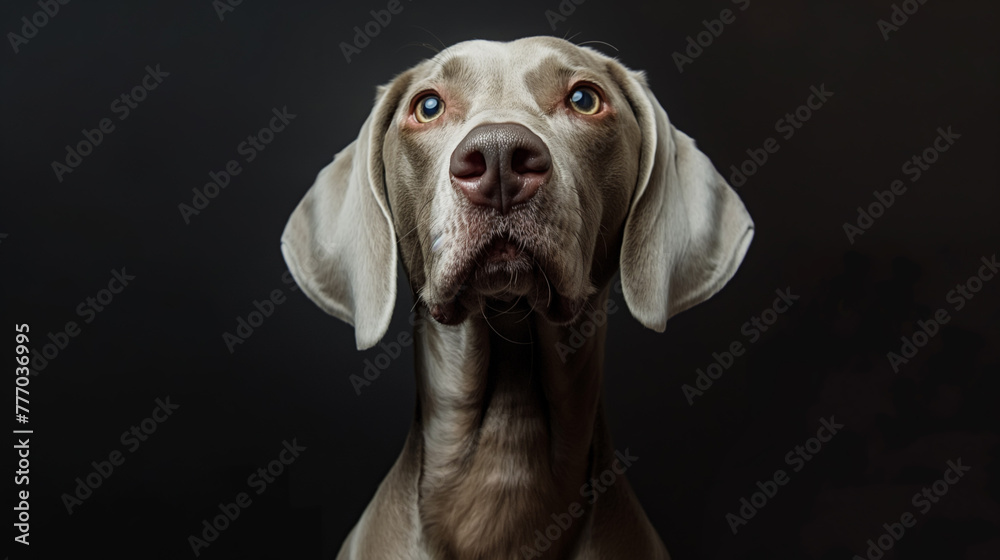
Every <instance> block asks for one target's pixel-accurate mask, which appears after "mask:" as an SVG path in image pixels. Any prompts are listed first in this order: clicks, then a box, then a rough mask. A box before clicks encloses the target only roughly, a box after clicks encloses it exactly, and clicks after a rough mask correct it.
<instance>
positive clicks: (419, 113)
mask: <svg viewBox="0 0 1000 560" xmlns="http://www.w3.org/2000/svg"><path fill="white" fill-rule="evenodd" d="M442 113H444V101H442V100H441V98H440V97H438V96H436V95H433V94H431V95H427V96H424V97H423V98H421V99H420V100H419V101H417V108H416V110H415V111H414V112H413V116H414V117H416V119H417V121H419V122H422V123H427V122H431V121H432V120H434V119H436V118H438V117H440V116H441V114H442Z"/></svg>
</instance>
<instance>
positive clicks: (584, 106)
mask: <svg viewBox="0 0 1000 560" xmlns="http://www.w3.org/2000/svg"><path fill="white" fill-rule="evenodd" d="M568 100H569V106H570V107H572V108H573V110H574V111H576V112H577V113H580V114H583V115H593V114H594V113H596V112H598V111H600V110H601V96H600V95H598V93H597V92H596V91H594V88H591V87H587V86H579V87H576V88H573V91H571V92H570V94H569V98H568Z"/></svg>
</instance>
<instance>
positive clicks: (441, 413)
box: [281, 37, 754, 560]
mask: <svg viewBox="0 0 1000 560" xmlns="http://www.w3.org/2000/svg"><path fill="white" fill-rule="evenodd" d="M753 230H754V226H753V221H752V220H751V218H750V216H749V214H748V213H747V210H746V208H745V207H744V205H743V203H742V201H741V200H740V198H739V196H738V195H737V194H736V193H735V191H734V190H733V189H732V188H731V187H730V186H729V185H728V184H727V183H726V181H725V179H724V178H723V177H722V176H721V175H720V174H719V173H718V171H717V170H716V169H715V167H714V166H713V165H712V163H711V162H710V161H709V159H708V158H707V156H705V155H704V154H703V153H702V152H700V151H699V150H698V148H696V147H695V143H694V141H693V140H692V139H691V138H689V137H688V136H687V135H685V134H684V133H683V132H681V131H679V130H677V129H676V128H674V126H673V125H672V124H671V123H670V121H669V120H668V118H667V114H666V112H665V111H664V109H663V108H662V107H661V105H660V104H659V103H658V102H657V100H656V98H655V97H654V95H653V93H652V92H651V91H650V88H649V86H648V85H647V82H646V79H645V76H644V74H643V73H641V72H636V71H632V70H629V69H628V68H626V67H625V66H623V65H622V64H621V63H619V62H618V61H616V60H615V59H612V58H610V57H607V56H605V55H603V54H601V53H599V52H598V51H596V50H593V49H590V48H587V47H580V46H577V45H574V44H572V43H570V42H567V41H564V40H561V39H557V38H553V37H532V38H525V39H520V40H517V41H512V42H506V43H502V42H492V41H478V40H477V41H468V42H463V43H459V44H456V45H454V46H452V47H449V48H447V49H445V50H443V51H441V52H440V53H438V54H437V55H436V56H434V57H433V58H432V59H429V60H425V61H424V62H422V63H420V64H418V65H416V66H415V67H413V68H411V69H409V70H407V71H405V72H403V73H401V74H400V75H398V76H397V77H396V78H395V79H393V80H392V81H391V82H390V83H388V84H387V85H384V86H381V87H379V88H378V89H377V94H376V100H375V104H374V108H373V109H372V111H371V114H370V115H369V116H368V118H367V120H365V122H364V124H363V126H362V127H361V132H360V134H359V135H358V138H357V139H356V140H355V141H354V142H352V143H351V144H350V145H349V146H347V147H346V148H345V149H344V150H343V151H341V152H340V153H339V154H337V156H336V157H335V158H334V160H333V162H332V163H330V164H329V165H327V166H326V167H325V168H324V169H323V170H322V171H320V173H319V175H318V177H317V178H316V182H315V184H314V185H312V187H311V188H310V189H309V191H308V192H307V193H306V194H305V197H304V198H303V199H302V201H301V202H300V203H299V204H298V206H297V207H296V208H295V210H294V211H293V213H292V215H291V217H290V219H289V221H288V224H287V226H286V228H285V230H284V233H283V235H282V238H281V242H282V243H281V250H282V253H283V255H284V258H285V261H286V262H287V264H288V267H289V270H290V271H291V273H292V275H293V277H294V278H295V281H296V282H297V284H298V285H299V286H300V287H301V288H302V290H303V291H304V293H306V294H307V296H308V297H309V298H310V299H311V300H312V301H313V302H315V303H316V304H317V305H318V306H319V307H320V308H322V309H323V310H324V311H326V312H327V313H329V314H331V315H333V316H335V317H337V318H339V319H341V320H343V321H346V322H347V323H349V324H351V325H353V327H354V332H355V339H356V342H357V346H358V348H359V349H366V348H371V347H372V346H374V345H375V344H376V343H377V342H379V340H380V339H381V338H382V336H383V335H384V334H385V333H386V330H387V329H388V327H389V322H390V318H391V317H392V313H393V309H394V306H395V301H396V266H397V258H400V259H401V260H402V265H403V268H404V270H405V273H406V275H407V277H408V279H409V283H410V286H411V288H412V290H413V294H414V298H415V300H416V302H417V313H418V315H419V320H420V321H421V322H420V324H419V327H420V328H418V329H416V333H415V345H414V354H415V362H416V367H415V369H416V378H417V406H416V412H415V418H414V421H413V425H412V428H411V430H410V432H409V435H408V437H407V440H406V443H405V445H404V448H403V451H402V453H401V454H400V456H399V458H398V460H397V461H396V463H395V464H394V465H393V466H392V468H391V470H390V472H389V473H388V475H387V476H386V478H385V479H384V481H383V482H382V484H381V485H380V486H379V488H378V490H377V492H376V493H375V496H374V498H373V499H372V501H371V503H370V504H369V505H368V507H367V508H366V509H365V511H364V513H363V514H362V516H361V519H360V520H359V521H358V523H357V525H356V526H355V527H354V528H353V530H352V531H351V532H350V534H349V535H348V537H347V539H346V541H345V542H344V544H343V546H342V548H341V550H340V553H339V555H338V557H337V558H338V559H339V560H359V559H360V560H383V559H385V560H388V559H414V560H416V559H422V560H432V559H433V560H437V559H448V560H465V559H469V560H473V559H476V560H493V559H498V560H499V559H503V560H509V559H515V558H517V559H522V558H552V559H576V560H613V559H629V560H636V559H643V560H659V559H668V558H669V555H668V553H667V550H666V547H665V546H664V544H663V542H662V540H661V539H660V537H659V536H658V534H657V532H656V530H655V529H654V528H653V527H652V525H651V524H650V522H649V520H648V518H647V517H646V514H645V512H644V511H643V509H642V506H641V505H640V504H639V502H638V500H637V499H636V497H635V495H634V494H633V492H632V490H631V489H630V487H629V485H628V483H627V481H626V480H625V479H624V477H622V476H618V477H617V481H616V482H615V483H614V484H611V485H608V486H602V488H603V493H601V494H600V496H599V498H600V499H599V500H586V499H581V492H582V490H583V489H584V488H585V487H586V485H588V484H590V483H591V481H592V478H593V477H594V476H596V475H597V474H598V473H601V472H603V471H605V470H607V469H612V470H613V472H616V473H621V472H623V471H624V468H625V465H624V464H623V463H622V461H627V457H626V456H624V455H622V453H621V452H620V451H618V452H617V453H616V450H615V448H614V446H613V445H612V441H611V437H610V435H609V430H608V427H607V425H606V421H605V415H604V412H603V409H602V401H601V383H602V376H603V365H602V364H603V359H604V339H605V333H606V329H607V321H606V320H597V321H592V322H593V323H595V325H596V328H595V329H593V330H594V332H593V333H592V334H593V336H589V337H587V338H586V340H584V341H583V343H582V344H581V345H579V347H578V348H575V351H573V352H565V351H562V352H561V351H559V349H560V348H563V349H564V348H566V341H567V340H568V339H569V336H570V333H571V330H572V329H574V327H576V326H579V325H580V324H582V321H584V320H590V319H588V318H592V317H597V318H598V319H600V317H606V313H605V315H603V316H602V315H601V313H602V312H604V311H606V309H607V308H606V305H607V304H608V301H609V290H610V289H611V286H612V280H614V278H615V276H616V275H617V274H619V273H620V282H621V291H622V293H623V294H624V299H625V302H626V304H627V307H628V309H629V311H630V312H631V314H632V315H633V316H634V317H635V318H636V319H637V320H638V321H639V322H640V323H642V324H643V325H645V326H646V327H648V328H651V329H653V330H655V331H658V332H662V331H663V330H664V329H665V328H666V322H667V319H668V318H669V317H671V316H673V315H675V314H677V313H679V312H681V311H683V310H685V309H687V308H689V307H691V306H693V305H695V304H697V303H699V302H702V301H704V300H706V299H707V298H709V297H711V296H712V295H713V294H715V293H716V292H717V291H718V290H720V289H721V288H722V287H723V285H725V284H726V283H727V282H728V281H729V280H730V278H731V277H732V276H733V275H734V274H735V272H736V269H737V268H738V266H739V265H740V263H741V262H742V260H743V258H744V255H745V254H746V251H747V249H748V247H749V245H750V242H751V239H752V237H753ZM397 255H398V257H397ZM592 482H594V483H597V482H596V480H594V481H592ZM570 514H571V515H570ZM557 521H558V527H559V530H558V531H555V532H553V531H551V530H549V532H548V533H546V530H547V529H548V528H549V527H550V526H553V525H554V524H555V523H556V522H557ZM556 533H558V534H556ZM543 536H544V538H541V537H543Z"/></svg>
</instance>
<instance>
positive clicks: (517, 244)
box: [429, 232, 583, 325]
mask: <svg viewBox="0 0 1000 560" xmlns="http://www.w3.org/2000/svg"><path fill="white" fill-rule="evenodd" d="M532 248H533V247H532V245H531V243H530V242H526V241H523V240H521V239H519V238H518V237H517V236H515V235H513V234H511V233H510V232H500V233H495V234H493V235H491V236H489V237H488V238H486V239H485V240H484V241H482V242H481V243H480V244H478V247H477V249H476V250H475V251H474V252H473V253H472V255H471V256H470V257H468V258H466V259H465V260H464V261H463V263H462V265H461V267H460V268H459V269H458V270H456V272H455V274H454V275H452V276H451V278H452V281H451V282H449V285H448V286H447V288H446V289H445V291H444V297H442V298H441V299H440V300H438V301H437V302H429V308H430V311H431V316H433V317H434V319H435V320H437V321H438V322H439V323H442V324H445V325H457V324H459V323H461V322H462V321H463V320H464V319H465V318H466V317H467V316H468V313H469V311H471V309H469V308H467V307H468V305H469V304H470V301H472V300H469V299H467V298H468V297H469V295H470V294H469V293H468V291H469V290H470V289H473V290H475V289H476V288H478V287H479V286H477V284H480V283H485V284H486V285H487V286H489V284H490V281H491V279H490V278H489V277H490V276H493V275H503V276H510V275H512V274H515V273H517V274H520V275H521V278H530V277H531V276H532V273H534V274H533V275H534V278H535V282H536V286H535V289H534V291H533V293H526V294H522V295H519V296H517V295H516V294H511V295H510V298H505V297H504V296H503V293H502V291H496V290H491V289H489V288H487V290H486V291H485V293H479V292H478V290H476V295H477V296H484V297H486V298H487V299H501V300H503V301H507V300H508V299H513V298H514V297H515V296H516V297H517V298H521V297H526V298H527V301H528V302H529V304H530V305H531V307H532V308H534V309H536V310H538V311H539V312H541V313H542V314H543V315H545V316H546V317H547V318H548V319H549V320H551V321H552V322H554V323H566V322H569V321H571V320H573V319H574V318H575V317H576V316H577V315H578V314H579V313H580V311H581V310H582V308H583V300H582V299H580V298H570V297H567V296H565V295H564V294H561V293H560V291H559V289H558V286H557V285H556V284H553V283H552V282H551V281H550V279H553V278H555V277H554V276H553V272H554V269H552V268H550V266H549V263H548V262H547V261H546V259H545V258H544V256H543V255H536V254H535V253H534V251H533V250H532ZM539 282H540V283H539ZM503 283H504V284H506V283H507V281H506V280H505V281H504V282H503Z"/></svg>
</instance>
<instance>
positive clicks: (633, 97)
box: [621, 72, 753, 332]
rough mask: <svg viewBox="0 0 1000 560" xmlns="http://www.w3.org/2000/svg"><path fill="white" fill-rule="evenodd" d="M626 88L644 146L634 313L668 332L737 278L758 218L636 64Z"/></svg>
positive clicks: (628, 251)
mask: <svg viewBox="0 0 1000 560" xmlns="http://www.w3.org/2000/svg"><path fill="white" fill-rule="evenodd" d="M625 90H626V95H627V96H628V97H629V101H630V102H631V103H632V108H633V110H634V111H635V113H636V118H637V119H638V121H639V127H640V129H641V132H642V150H641V155H640V161H639V179H638V182H637V183H636V188H635V193H634V194H633V197H632V206H631V208H630V210H629V215H628V218H627V219H626V222H625V232H624V237H623V240H622V251H621V278H622V288H623V291H624V294H625V302H626V303H627V304H628V307H629V310H630V311H631V312H632V315H633V316H634V317H635V318H636V319H638V320H639V321H640V322H641V323H642V324H643V325H645V326H646V327H649V328H651V329H653V330H655V331H657V332H663V330H664V329H665V328H666V324H667V319H669V318H670V317H672V316H674V315H676V314H677V313H680V312H681V311H684V310H685V309H687V308H689V307H692V306H694V305H697V304H698V303H701V302H702V301H705V300H706V299H708V298H710V297H712V295H714V294H715V293H716V292H718V291H719V290H720V289H722V287H723V286H724V285H725V284H726V282H728V281H729V279H730V278H732V276H733V274H735V273H736V269H737V268H738V267H739V265H740V263H741V262H742V261H743V256H744V255H745V254H746V252H747V249H748V248H749V246H750V240H751V239H752V238H753V221H752V220H751V219H750V215H749V214H748V213H747V211H746V208H745V207H744V206H743V202H742V201H741V200H740V198H739V196H737V195H736V192H735V191H734V190H733V189H732V188H731V187H730V186H729V184H728V183H726V180H725V179H723V177H722V175H720V174H719V172H718V171H716V169H715V167H714V166H713V165H712V162H711V161H709V159H708V157H707V156H705V154H703V153H701V151H699V150H698V148H697V147H695V144H694V140H692V139H691V138H690V137H688V136H687V135H686V134H684V133H683V132H681V131H679V130H677V129H676V128H674V126H673V125H672V124H670V121H669V120H668V118H667V113H666V111H664V110H663V107H661V106H660V104H659V102H657V100H656V97H655V96H654V95H653V93H652V92H651V91H650V90H649V87H648V86H647V85H646V82H645V78H644V77H643V75H642V74H641V73H634V72H629V76H628V79H627V80H626V87H625Z"/></svg>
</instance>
